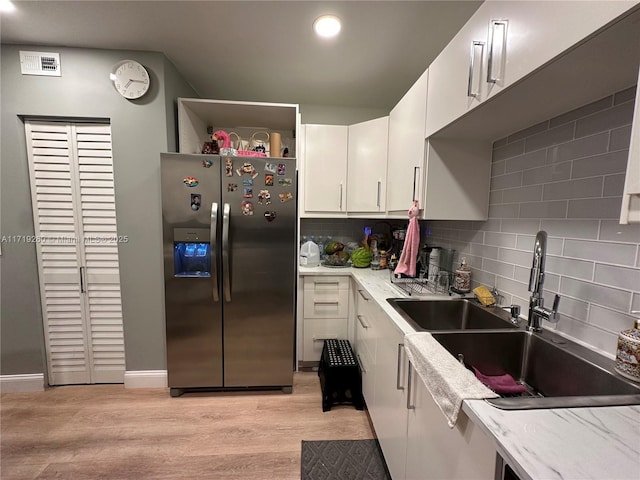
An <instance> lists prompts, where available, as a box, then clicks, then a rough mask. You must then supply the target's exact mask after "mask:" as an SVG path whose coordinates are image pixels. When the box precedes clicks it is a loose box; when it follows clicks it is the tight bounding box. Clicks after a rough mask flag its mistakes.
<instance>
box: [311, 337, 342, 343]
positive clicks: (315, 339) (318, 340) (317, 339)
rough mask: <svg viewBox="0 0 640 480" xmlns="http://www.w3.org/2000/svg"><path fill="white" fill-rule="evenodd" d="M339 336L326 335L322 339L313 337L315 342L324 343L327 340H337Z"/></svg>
mask: <svg viewBox="0 0 640 480" xmlns="http://www.w3.org/2000/svg"><path fill="white" fill-rule="evenodd" d="M337 339H338V335H324V336H322V337H313V338H312V340H313V341H314V342H324V341H325V340H337Z"/></svg>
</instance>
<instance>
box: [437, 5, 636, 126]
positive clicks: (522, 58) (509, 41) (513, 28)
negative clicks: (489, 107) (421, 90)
mask: <svg viewBox="0 0 640 480" xmlns="http://www.w3.org/2000/svg"><path fill="white" fill-rule="evenodd" d="M636 4H637V2H636V1H619V2H591V1H557V2H521V1H493V0H489V1H485V2H484V3H483V4H482V5H481V6H480V7H479V8H478V10H477V11H476V12H475V14H474V15H473V16H472V17H471V19H469V21H468V22H467V23H466V24H465V25H464V27H462V29H460V31H459V32H458V33H457V34H456V36H455V37H454V38H453V39H452V40H451V42H450V43H449V44H448V45H447V46H446V48H445V49H444V50H443V51H442V52H441V53H440V55H439V56H438V57H437V58H436V59H435V60H434V61H433V62H432V63H431V65H430V66H429V87H428V95H427V98H428V105H429V109H428V112H427V128H426V135H427V137H428V136H431V135H432V134H433V133H435V132H437V131H438V130H440V129H441V128H443V127H445V126H446V125H448V124H450V123H451V122H453V121H454V120H456V119H457V118H459V117H461V116H462V115H464V114H465V113H466V112H467V111H469V110H471V109H473V108H475V107H477V106H478V105H480V104H481V103H482V102H484V101H485V100H486V99H487V98H490V97H492V96H493V95H496V94H497V93H498V92H500V91H501V90H502V89H504V88H507V87H509V86H511V85H513V84H514V83H515V82H517V81H519V80H520V79H522V78H523V77H525V76H526V75H528V74H530V73H532V72H533V71H534V70H536V69H537V68H539V67H541V66H543V65H544V64H546V63H547V62H549V61H550V60H552V59H553V58H555V57H557V56H558V55H560V54H562V53H563V52H565V51H566V50H568V49H569V48H571V47H572V46H574V45H576V44H577V43H579V42H580V41H582V40H583V39H585V38H586V37H588V36H589V35H590V34H592V33H594V32H595V31H596V30H598V29H600V28H601V27H603V26H605V25H606V24H608V23H609V22H611V21H612V20H614V19H615V18H616V17H618V16H620V15H622V14H623V13H624V12H625V11H627V10H629V9H630V8H632V7H633V6H634V5H636ZM494 21H501V22H496V23H494ZM504 21H506V22H504ZM503 40H504V41H503ZM472 59H473V62H472ZM472 63H473V65H472ZM472 67H473V68H472ZM489 75H492V76H493V77H494V78H493V80H492V81H489ZM550 88H552V87H550Z"/></svg>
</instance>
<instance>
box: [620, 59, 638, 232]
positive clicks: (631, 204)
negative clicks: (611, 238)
mask: <svg viewBox="0 0 640 480" xmlns="http://www.w3.org/2000/svg"><path fill="white" fill-rule="evenodd" d="M638 83H640V71H639V72H638ZM620 223H622V224H627V223H640V88H638V89H636V106H635V110H634V113H633V124H632V125H631V144H630V145H629V161H628V162H627V176H626V178H625V183H624V194H623V196H622V209H621V212H620Z"/></svg>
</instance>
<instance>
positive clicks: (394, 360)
mask: <svg viewBox="0 0 640 480" xmlns="http://www.w3.org/2000/svg"><path fill="white" fill-rule="evenodd" d="M380 313H381V314H382V317H381V319H380V322H379V331H380V340H379V342H378V349H377V353H376V368H375V399H376V409H375V416H374V417H373V426H374V428H375V430H376V435H377V436H378V441H379V442H380V447H381V448H382V452H383V454H384V458H385V460H386V462H387V467H388V468H389V473H391V478H394V479H396V478H405V461H406V451H407V414H408V410H407V397H406V392H407V382H406V380H407V369H408V362H407V359H406V355H405V352H404V345H403V337H404V335H403V334H402V332H400V330H399V329H397V327H395V325H394V324H393V322H391V321H390V320H389V318H388V317H387V316H386V315H385V314H384V312H380Z"/></svg>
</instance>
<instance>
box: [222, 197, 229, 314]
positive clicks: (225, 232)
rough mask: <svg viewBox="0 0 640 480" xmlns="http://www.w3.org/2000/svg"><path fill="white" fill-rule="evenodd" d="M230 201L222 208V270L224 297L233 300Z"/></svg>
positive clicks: (226, 299)
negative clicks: (230, 266)
mask: <svg viewBox="0 0 640 480" xmlns="http://www.w3.org/2000/svg"><path fill="white" fill-rule="evenodd" d="M230 210H231V208H230V207H229V204H228V203H225V204H224V208H223V210H222V270H223V275H224V299H225V301H227V302H230V301H231V274H230V272H229V216H230Z"/></svg>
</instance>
